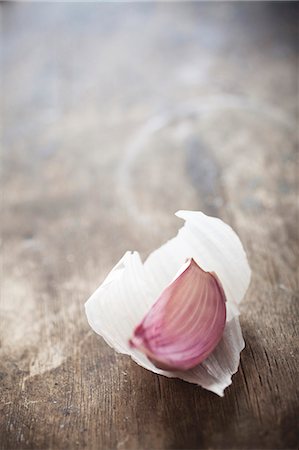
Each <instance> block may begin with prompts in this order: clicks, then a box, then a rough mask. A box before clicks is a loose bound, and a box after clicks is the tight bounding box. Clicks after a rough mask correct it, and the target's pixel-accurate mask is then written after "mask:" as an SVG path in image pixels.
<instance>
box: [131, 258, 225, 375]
mask: <svg viewBox="0 0 299 450" xmlns="http://www.w3.org/2000/svg"><path fill="white" fill-rule="evenodd" d="M225 301H226V298H225V294H224V291H223V288H222V286H221V284H220V281H219V280H218V278H217V276H216V275H215V274H214V273H210V272H205V271H204V270H202V269H201V268H200V267H199V265H198V264H197V263H196V262H195V261H194V259H193V258H190V259H189V260H188V261H187V262H186V263H185V264H184V265H183V267H182V268H181V269H180V271H179V273H178V275H177V276H176V277H175V279H174V280H173V281H172V282H171V283H170V285H168V286H167V287H166V288H165V289H164V290H163V292H162V293H161V295H160V296H159V298H158V299H157V301H156V302H155V303H154V305H153V306H152V307H151V309H150V310H149V312H148V313H147V314H146V315H145V317H144V319H143V320H142V322H141V323H140V324H139V325H138V326H137V327H136V328H135V331H134V335H133V337H132V338H131V339H130V344H131V346H133V347H135V348H137V349H139V350H141V351H142V352H143V353H145V355H146V356H147V357H148V358H149V359H150V361H151V362H152V363H153V364H154V365H155V366H156V367H158V368H160V369H163V370H188V369H191V368H192V367H195V366H196V365H198V364H200V363H201V362H202V361H204V360H205V359H206V358H207V357H208V356H209V354H210V353H211V352H212V351H213V350H214V349H215V347H216V345H217V344H218V343H219V341H220V339H221V337H222V335H223V331H224V326H225V322H226V306H225Z"/></svg>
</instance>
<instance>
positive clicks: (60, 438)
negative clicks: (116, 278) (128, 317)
mask: <svg viewBox="0 0 299 450" xmlns="http://www.w3.org/2000/svg"><path fill="white" fill-rule="evenodd" d="M1 10H2V31H1V36H2V58H1V64H2V68H1V73H2V113H3V118H2V143H3V152H2V158H1V161H2V178H1V187H2V212H1V223H2V241H1V242H2V274H1V363H0V372H1V373H0V379H1V422H0V427H1V432H0V436H1V438H0V441H1V448H2V449H5V450H6V449H27V448H28V449H50V448H51V449H76V448H78V449H80V448H87V449H119V450H122V449H135V450H137V449H138V450H139V449H199V448H208V449H213V448H215V449H216V448H227V449H247V448H248V449H264V448H265V449H266V448H267V449H270V448H271V449H274V448H275V449H287V448H296V447H297V444H298V442H297V439H296V424H297V421H296V414H298V391H297V392H296V359H297V362H298V358H297V357H298V352H297V350H298V349H296V346H297V344H298V340H297V339H298V337H297V334H296V321H297V317H298V284H297V279H296V270H297V267H298V228H297V225H298V211H297V209H296V208H297V204H296V200H298V197H297V198H296V196H297V195H298V178H297V176H298V173H296V170H297V169H298V166H297V165H296V158H297V156H298V154H297V153H296V145H297V144H296V123H295V121H296V114H297V113H296V103H297V100H298V97H297V96H296V95H297V86H296V81H297V80H296V78H297V73H296V72H297V66H296V64H297V59H296V58H297V54H298V48H297V44H296V43H297V42H298V41H297V36H296V32H297V31H296V30H297V17H298V4H296V3H292V4H291V3H287V2H283V3H219V4H216V3H210V4H207V3H143V4H136V3H135V4H134V3H132V4H130V3H122V4H121V3H120V4H117V3H112V4H109V3H102V4H101V3H98V4H96V3H93V4H92V3H90V4H88V3H86V4H84V3H83V2H82V3H77V4H76V3H73V4H72V3H56V4H55V3H52V4H49V3H48V4H38V3H2V4H1ZM181 208H184V209H201V210H203V211H205V212H206V213H208V214H213V215H217V216H219V217H221V218H223V219H224V220H226V221H227V222H229V223H230V224H231V225H232V226H233V227H234V228H235V229H236V230H237V231H238V233H239V235H240V237H241V239H242V241H243V243H244V246H245V247H246V249H247V252H248V256H249V260H250V264H251V266H252V269H253V277H252V283H251V286H250V290H249V291H248V294H247V296H246V299H245V301H244V304H243V306H242V313H243V314H242V318H241V322H242V327H243V331H244V337H245V340H246V349H245V350H244V352H243V353H242V357H241V366H240V369H239V372H238V373H237V374H236V375H235V376H234V378H233V384H232V386H231V387H230V388H228V389H227V391H226V393H225V397H224V398H219V397H217V396H216V395H214V394H212V393H210V392H207V391H205V390H203V389H201V388H198V387H196V386H193V385H190V384H187V383H185V382H183V381H179V380H170V379H167V378H163V377H160V376H157V375H154V374H152V373H150V372H148V371H146V370H144V369H142V368H141V367H139V366H138V365H136V364H134V363H133V362H132V361H131V360H130V359H129V358H128V357H125V356H122V355H118V354H116V353H115V352H114V351H113V350H112V349H110V348H109V347H108V346H107V345H106V344H105V343H104V342H103V340H102V339H101V338H100V337H99V336H97V335H95V334H94V333H93V332H92V331H91V330H90V329H89V327H88V324H87V321H86V317H85V314H84V302H85V300H86V299H87V298H88V296H89V295H90V294H91V293H92V292H93V291H94V289H95V288H96V287H97V286H98V285H99V284H100V282H101V281H102V280H103V278H104V276H105V275H106V273H107V272H108V271H109V270H110V268H111V267H112V266H113V265H114V264H115V263H116V262H117V261H118V260H119V258H120V257H121V256H122V255H123V253H124V252H125V251H126V250H128V249H132V250H133V249H136V250H139V251H140V252H141V255H142V257H143V258H144V257H145V256H146V255H147V254H148V253H149V252H150V251H151V250H153V249H154V248H155V247H157V246H158V245H160V244H161V243H162V242H163V241H165V240H166V239H168V238H169V237H171V236H172V235H174V234H175V233H176V230H177V228H178V227H179V226H181V222H180V221H179V220H178V219H176V218H175V217H174V216H173V213H174V212H175V211H176V210H178V209H181Z"/></svg>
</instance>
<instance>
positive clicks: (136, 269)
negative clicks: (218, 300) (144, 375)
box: [85, 211, 251, 396]
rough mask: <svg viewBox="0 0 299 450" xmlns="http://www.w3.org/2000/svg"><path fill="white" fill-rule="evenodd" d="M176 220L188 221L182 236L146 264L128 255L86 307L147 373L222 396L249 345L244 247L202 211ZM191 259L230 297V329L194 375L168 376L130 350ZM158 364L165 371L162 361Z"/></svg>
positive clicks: (96, 325) (93, 322) (96, 326)
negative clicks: (243, 319) (244, 321)
mask: <svg viewBox="0 0 299 450" xmlns="http://www.w3.org/2000/svg"><path fill="white" fill-rule="evenodd" d="M176 216H178V217H179V218H181V219H183V220H184V221H185V223H184V225H183V226H182V227H181V228H180V229H179V230H178V233H177V235H176V236H175V237H173V238H171V239H170V240H168V241H167V242H166V243H165V244H163V245H162V246H161V247H159V248H157V249H156V250H154V251H153V252H152V253H151V254H150V255H149V256H148V258H147V259H146V260H145V261H144V262H142V260H141V258H140V255H139V253H138V252H136V251H134V252H130V251H128V252H126V253H125V254H124V255H123V257H122V258H121V259H120V261H119V262H118V263H117V264H116V265H115V267H114V268H113V269H112V270H111V272H110V273H109V275H108V276H107V277H106V279H105V280H104V281H103V283H102V284H101V285H100V286H99V287H98V289H96V291H95V292H94V293H93V294H92V295H91V296H90V298H89V299H88V301H87V302H86V304H85V310H86V315H87V318H88V322H89V324H90V326H91V327H92V329H93V330H94V331H95V332H97V333H98V334H99V335H101V336H102V337H103V338H104V339H105V341H106V342H107V343H108V344H109V345H110V346H111V347H113V348H114V349H115V350H116V351H117V352H120V353H122V354H126V355H130V356H131V358H132V359H133V360H134V361H135V362H136V363H138V364H139V365H140V366H142V367H144V368H145V369H147V370H150V371H152V372H154V373H157V374H159V375H164V376H166V377H169V378H180V379H182V380H185V381H188V382H190V383H194V384H197V385H200V386H202V387H203V388H205V389H208V390H210V391H212V392H215V393H216V394H218V395H220V396H222V395H223V393H224V390H225V389H226V388H227V387H228V386H229V385H230V384H231V382H232V375H233V374H234V373H236V372H237V370H238V366H239V361H240V352H241V351H242V350H243V348H244V345H245V343H244V339H243V337H242V331H241V327H240V323H239V304H240V302H241V301H242V299H243V297H244V295H245V293H246V290H247V288H248V286H249V282H250V276H251V270H250V267H249V264H248V260H247V257H246V253H245V251H244V248H243V246H242V243H241V242H240V239H239V237H238V236H237V234H236V233H235V232H234V231H233V230H232V228H231V227H230V226H229V225H227V224H225V223H224V222H223V221H222V220H220V219H218V218H215V217H209V216H206V215H205V214H203V213H202V212H200V211H178V212H177V213H176ZM187 258H193V259H194V261H196V263H197V264H198V265H199V267H200V268H201V269H203V270H204V271H206V272H209V273H210V274H217V280H219V282H220V285H221V286H222V287H223V290H224V292H225V297H226V303H225V306H226V323H225V327H224V332H223V335H222V339H221V340H220V342H219V343H218V345H216V347H215V349H214V350H213V351H212V353H211V354H209V356H208V357H207V358H206V359H205V360H203V362H202V363H200V364H197V365H196V366H195V367H193V368H192V369H190V370H164V369H160V368H158V367H157V366H156V365H154V364H153V363H152V362H151V361H150V359H149V358H148V357H147V356H146V354H145V353H143V352H142V351H140V350H139V349H138V348H136V347H134V346H132V345H130V344H129V340H130V339H132V340H133V337H134V336H133V335H134V330H135V329H136V326H137V325H138V324H141V323H142V321H143V319H144V318H145V317H146V316H147V315H148V313H149V311H150V310H151V308H152V307H153V305H154V304H155V303H156V302H157V299H159V297H160V296H161V293H162V292H163V291H164V290H165V288H166V287H167V286H170V284H171V283H172V282H173V281H174V280H175V278H177V277H178V276H179V275H180V273H182V270H181V272H180V268H183V267H184V263H185V262H186V259H187ZM187 266H188V264H187ZM185 268H186V266H185ZM176 274H177V275H176ZM156 358H157V356H156ZM164 363H165V362H164ZM155 364H160V365H162V363H161V361H156V363H155Z"/></svg>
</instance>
